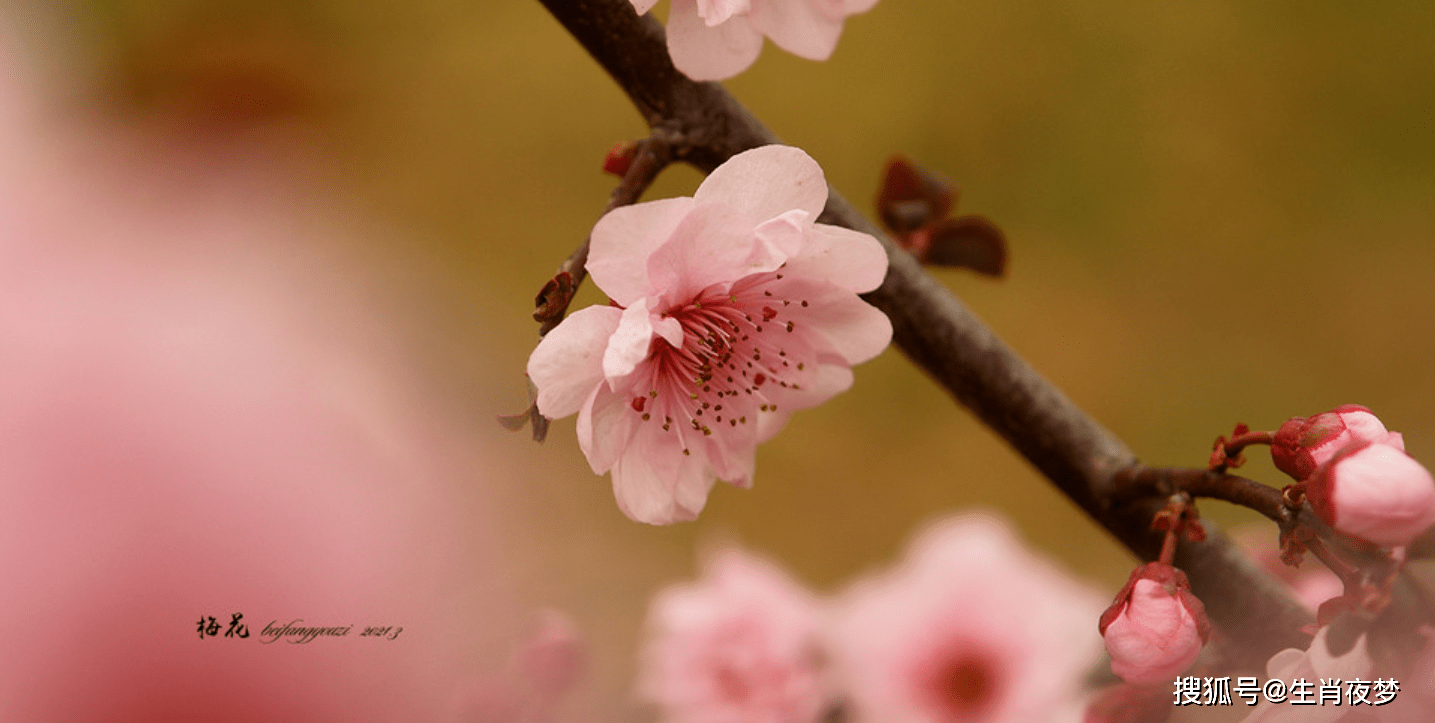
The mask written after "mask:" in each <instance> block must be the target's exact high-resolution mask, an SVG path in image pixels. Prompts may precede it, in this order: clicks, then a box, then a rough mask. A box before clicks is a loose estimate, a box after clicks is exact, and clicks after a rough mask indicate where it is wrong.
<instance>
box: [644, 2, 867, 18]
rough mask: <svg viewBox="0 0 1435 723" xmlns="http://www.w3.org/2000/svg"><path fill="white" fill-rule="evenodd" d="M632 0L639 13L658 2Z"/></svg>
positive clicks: (651, 7) (649, 8)
mask: <svg viewBox="0 0 1435 723" xmlns="http://www.w3.org/2000/svg"><path fill="white" fill-rule="evenodd" d="M849 1H850V0H849ZM872 1H873V2H876V0H872ZM632 2H633V9H634V10H637V11H638V14H639V15H642V14H643V13H646V12H648V11H649V10H652V9H653V6H654V5H657V4H658V0H632Z"/></svg>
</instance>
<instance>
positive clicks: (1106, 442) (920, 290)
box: [540, 0, 1312, 668]
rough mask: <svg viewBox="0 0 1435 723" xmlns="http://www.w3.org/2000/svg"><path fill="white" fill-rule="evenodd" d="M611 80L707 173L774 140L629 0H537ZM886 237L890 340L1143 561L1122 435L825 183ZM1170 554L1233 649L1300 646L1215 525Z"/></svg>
mask: <svg viewBox="0 0 1435 723" xmlns="http://www.w3.org/2000/svg"><path fill="white" fill-rule="evenodd" d="M540 1H541V2H542V3H543V4H544V6H545V7H547V8H548V10H549V11H550V12H551V13H552V14H553V15H554V17H556V18H557V19H558V21H559V22H560V23H562V24H563V26H564V27H565V28H567V30H568V31H569V32H570V33H572V35H573V36H574V37H575V38H576V39H577V40H578V41H579V42H580V43H582V45H583V47H584V48H586V49H587V50H588V52H589V53H590V54H591V55H592V56H593V57H594V58H595V59H596V60H597V61H598V62H599V63H600V64H601V65H602V66H603V68H604V69H605V70H607V71H608V73H609V75H611V76H612V77H613V79H614V80H615V81H617V83H618V85H619V87H621V88H622V89H623V91H624V92H625V93H627V94H628V97H629V98H630V99H631V100H632V101H633V103H634V105H636V106H637V108H638V110H639V112H640V113H642V115H643V117H644V118H645V119H646V120H647V122H648V124H649V126H651V127H652V128H653V129H654V130H659V129H661V130H662V131H664V132H665V133H667V134H669V135H668V137H669V138H672V139H673V140H674V146H673V158H674V159H676V160H683V161H686V162H688V163H690V164H692V165H694V166H696V167H697V168H699V169H701V170H703V171H712V170H713V169H714V168H716V167H717V166H718V165H719V164H721V163H722V162H723V161H725V160H727V159H728V158H729V157H731V156H733V155H735V154H737V153H740V152H742V151H745V150H748V149H750V148H755V147H758V146H762V145H767V144H771V143H778V142H780V141H779V140H778V138H777V136H776V135H774V134H773V133H772V132H771V131H769V130H768V129H767V128H765V127H764V126H763V125H762V124H761V123H760V122H758V120H757V119H756V118H754V117H753V116H752V115H751V114H750V113H748V112H747V110H746V109H744V108H743V107H742V106H741V105H740V104H738V102H737V101H736V100H734V99H733V98H732V96H730V95H728V93H727V92H726V91H725V90H723V88H722V87H721V86H719V85H717V84H715V83H697V82H694V81H691V80H689V79H688V78H686V77H685V76H683V75H682V74H681V73H679V72H678V71H677V70H676V69H675V68H673V65H672V62H671V60H669V58H668V52H667V46H666V42H665V41H664V37H663V30H662V27H661V26H659V25H658V23H657V21H656V20H654V19H653V18H652V17H650V16H644V17H639V16H638V15H637V14H636V13H634V12H633V8H632V5H631V4H630V3H629V2H628V0H540ZM820 220H821V221H823V222H824V223H832V224H837V225H840V226H845V227H847V228H851V229H855V230H858V231H862V232H865V233H869V234H872V235H873V236H875V237H877V238H878V239H879V240H881V241H882V244H883V246H884V247H885V248H886V250H887V255H888V258H889V260H890V265H889V268H888V272H887V278H886V280H885V281H884V282H883V284H882V286H881V287H880V288H878V289H877V290H875V291H873V292H871V293H870V294H867V295H865V298H866V299H867V300H868V301H869V302H871V303H872V304H873V305H874V306H876V307H877V308H879V309H881V310H882V311H883V312H885V313H886V314H887V316H888V317H889V318H891V320H892V327H893V342H894V343H895V344H896V345H897V346H898V347H899V348H901V350H902V351H903V352H904V353H905V354H906V355H907V356H908V357H909V358H910V359H911V360H912V361H913V362H914V363H916V364H917V365H918V366H920V367H921V368H922V369H923V370H925V371H926V372H927V373H928V374H929V375H930V376H931V377H932V379H933V380H934V381H936V382H937V383H938V384H940V385H941V386H942V387H943V388H945V389H946V390H947V391H948V392H949V393H951V394H952V396H954V397H955V398H956V399H957V401H959V402H960V403H961V404H963V405H964V406H966V407H967V408H968V409H970V410H972V412H973V413H975V414H976V415H977V416H978V417H979V418H981V419H982V421H983V422H985V423H986V424H987V425H988V426H989V427H991V428H992V429H993V430H994V431H996V432H997V433H998V434H1000V435H1001V436H1002V437H1003V438H1004V439H1006V440H1007V442H1008V443H1010V444H1011V445H1012V446H1013V447H1014V448H1016V450H1017V451H1018V452H1019V453H1020V454H1021V455H1022V456H1023V457H1025V458H1026V459H1027V460H1028V461H1030V462H1031V463H1032V465H1034V466H1035V467H1036V468H1037V469H1038V470H1040V471H1041V473H1042V474H1043V475H1045V476H1046V477H1047V478H1048V479H1050V480H1051V481H1052V483H1053V484H1055V485H1056V486H1057V487H1058V488H1059V489H1060V490H1061V491H1062V492H1064V493H1065V494H1066V495H1067V496H1068V497H1070V498H1071V499H1072V501H1074V502H1075V503H1076V504H1077V505H1079V506H1080V507H1081V508H1082V509H1083V510H1085V511H1086V512H1087V514H1089V515H1090V516H1091V517H1092V518H1093V519H1095V520H1096V521H1097V522H1098V523H1099V524H1101V525H1102V526H1103V527H1105V528H1106V529H1107V530H1109V531H1110V532H1111V533H1112V534H1113V535H1114V536H1115V537H1116V538H1117V539H1119V540H1120V541H1121V542H1122V543H1123V544H1125V545H1126V546H1127V547H1128V548H1130V549H1131V550H1132V551H1133V552H1135V553H1136V554H1137V555H1138V556H1140V557H1141V558H1142V559H1145V560H1153V559H1155V558H1156V557H1157V555H1158V554H1159V553H1160V549H1161V543H1162V535H1161V534H1159V533H1155V532H1153V531H1151V529H1150V525H1151V520H1152V517H1153V516H1154V515H1155V514H1156V512H1157V511H1159V510H1160V509H1161V508H1162V506H1163V505H1164V504H1165V502H1166V498H1165V497H1162V496H1153V497H1144V498H1139V499H1134V500H1126V501H1125V502H1123V503H1122V504H1120V505H1116V504H1113V501H1112V495H1113V492H1114V491H1115V487H1116V485H1115V476H1116V475H1117V473H1119V472H1121V471H1123V470H1127V469H1131V468H1135V467H1136V466H1137V464H1138V463H1137V460H1136V456H1135V455H1134V454H1133V453H1132V452H1131V450H1130V449H1128V448H1127V447H1126V445H1125V444H1124V443H1123V442H1121V440H1119V439H1117V438H1116V437H1115V436H1114V435H1112V434H1111V433H1110V432H1109V431H1107V430H1106V429H1105V428H1104V427H1102V426H1101V425H1100V424H1099V423H1097V422H1096V421H1095V420H1094V419H1092V418H1091V417H1090V416H1088V415H1087V414H1086V413H1085V412H1083V411H1082V410H1081V409H1079V408H1078V407H1077V406H1076V405H1075V404H1073V403H1072V402H1071V400H1069V399H1067V397H1066V396H1065V395H1064V394H1062V393H1061V392H1060V391H1059V390H1058V389H1056V388H1055V387H1054V386H1052V385H1051V384H1050V383H1049V382H1047V381H1046V380H1045V379H1043V378H1042V377H1041V376H1040V375H1039V374H1037V373H1036V371H1035V370H1033V369H1032V368H1031V366H1030V365H1028V364H1027V363H1026V361H1024V360H1023V359H1022V358H1021V357H1019V356H1017V354H1016V353H1015V352H1014V351H1012V349H1011V348H1010V347H1008V346H1007V345H1006V344H1005V343H1003V342H1002V341H1001V339H999V338H997V336H996V335H995V334H993V333H992V331H991V330H990V329H988V328H987V327H986V325H984V324H983V323H982V322H981V321H980V320H978V319H977V318H976V316H975V315H973V314H972V313H971V312H970V311H969V310H968V309H967V307H966V306H965V305H963V304H962V303H961V302H960V301H958V300H957V299H956V297H954V296H953V295H952V294H951V292H949V291H948V290H947V289H946V288H945V287H944V286H942V285H941V284H940V283H939V282H938V281H937V280H936V279H934V278H933V277H932V276H931V275H929V274H927V273H926V272H925V271H923V270H922V268H921V266H920V265H919V264H918V263H917V261H916V260H915V259H914V258H913V257H912V256H911V255H910V254H908V253H906V252H904V251H902V250H900V249H898V248H897V247H896V246H895V245H894V244H893V243H892V241H891V240H890V239H888V238H887V237H886V236H885V235H884V234H882V233H881V231H880V230H878V229H877V227H876V226H874V225H873V224H872V223H871V222H870V221H868V220H867V219H866V218H865V217H863V216H862V215H861V214H860V213H858V212H857V210H856V209H854V208H853V207H852V206H851V205H850V204H848V203H847V202H846V200H844V199H843V198H842V196H841V195H840V194H839V193H837V192H836V191H835V190H833V191H832V192H831V194H830V196H829V198H828V201H827V208H826V210H825V211H824V212H823V214H822V216H821V219H820ZM1176 562H1177V564H1178V565H1179V566H1181V567H1182V568H1183V569H1184V570H1185V571H1186V573H1187V574H1188V575H1189V576H1190V579H1191V583H1192V587H1193V591H1194V592H1195V594H1196V595H1198V596H1200V597H1201V599H1202V600H1203V601H1206V606H1207V611H1208V613H1209V614H1210V615H1211V617H1212V619H1213V620H1215V621H1216V623H1217V624H1218V625H1219V626H1220V627H1221V628H1222V629H1223V631H1224V632H1225V634H1226V637H1227V639H1228V640H1232V641H1235V642H1236V643H1237V644H1238V645H1239V646H1240V649H1239V650H1232V651H1230V652H1231V653H1232V654H1233V655H1234V659H1235V660H1236V661H1237V662H1238V663H1239V664H1241V665H1245V666H1249V667H1253V668H1254V667H1260V666H1261V665H1263V664H1264V662H1265V660H1266V658H1268V657H1270V655H1272V654H1273V653H1275V652H1277V651H1279V650H1281V649H1283V648H1288V647H1301V648H1304V647H1305V646H1306V644H1307V643H1308V642H1309V636H1307V635H1305V634H1304V633H1302V632H1301V631H1300V628H1301V626H1303V625H1305V624H1307V623H1309V622H1311V621H1312V617H1311V615H1310V614H1309V613H1308V612H1306V611H1305V610H1304V609H1303V608H1301V607H1300V606H1299V605H1297V604H1296V603H1295V602H1294V601H1292V600H1291V598H1290V596H1289V595H1288V594H1287V593H1286V592H1284V590H1283V588H1281V587H1280V586H1279V584H1278V583H1276V582H1275V581H1274V580H1273V579H1271V578H1270V577H1269V576H1268V575H1266V574H1265V573H1264V572H1262V571H1260V570H1259V569H1257V568H1256V567H1255V566H1254V564H1253V563H1251V562H1250V561H1249V560H1248V559H1247V558H1246V557H1245V556H1244V555H1243V554H1242V553H1241V552H1239V551H1238V550H1237V549H1236V548H1235V547H1234V546H1233V545H1232V544H1231V543H1230V541H1229V540H1228V539H1227V538H1226V537H1225V536H1223V535H1221V534H1219V533H1217V532H1215V531H1214V530H1213V531H1212V534H1211V535H1210V536H1209V537H1208V538H1207V539H1206V540H1205V541H1204V542H1199V543H1189V544H1183V545H1181V549H1180V552H1179V554H1178V555H1177V560H1176Z"/></svg>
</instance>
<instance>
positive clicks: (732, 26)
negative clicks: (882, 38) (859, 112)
mask: <svg viewBox="0 0 1435 723" xmlns="http://www.w3.org/2000/svg"><path fill="white" fill-rule="evenodd" d="M632 2H633V8H634V9H635V10H637V11H638V13H639V14H641V13H645V12H648V10H649V9H650V8H652V7H653V6H654V5H657V4H658V1H657V0H632ZM876 4H877V0H673V4H672V8H671V9H670V10H669V11H668V53H669V54H670V55H671V56H672V58H673V65H675V66H677V69H678V70H681V71H682V72H683V74H684V75H686V76H688V77H689V78H692V79H693V80H723V79H726V78H731V77H732V76H734V75H737V74H738V73H741V72H742V71H744V70H747V68H748V66H750V65H752V64H753V62H754V61H756V60H757V56H758V54H759V53H761V52H762V38H763V36H767V37H769V38H771V39H772V42H774V43H776V44H777V46H778V47H779V48H782V49H783V50H786V51H787V52H789V53H792V54H793V55H796V56H798V57H801V58H807V59H808V60H826V59H827V58H828V57H830V56H831V55H832V51H833V50H834V49H836V47H837V38H838V37H839V36H841V35H842V23H843V21H844V20H845V19H846V17H847V16H848V15H856V14H858V13H865V12H867V11H868V10H871V9H872V6H874V5H876Z"/></svg>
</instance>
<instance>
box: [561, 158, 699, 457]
mask: <svg viewBox="0 0 1435 723" xmlns="http://www.w3.org/2000/svg"><path fill="white" fill-rule="evenodd" d="M672 162H673V156H672V143H671V142H670V141H669V140H668V139H667V138H666V137H665V134H663V133H662V132H660V131H657V130H654V131H653V133H652V134H651V135H649V136H648V137H647V138H645V139H643V140H641V141H639V142H638V145H637V148H635V149H634V151H633V160H632V163H631V164H630V165H629V166H628V170H627V171H626V172H624V173H623V180H622V181H620V182H619V183H618V185H617V187H615V188H614V189H613V193H612V194H611V195H609V197H608V206H607V207H606V208H604V209H603V213H607V212H609V211H612V210H613V209H615V208H618V207H619V206H629V205H632V204H634V203H637V202H638V198H640V197H641V196H642V195H643V191H646V190H648V186H651V185H653V180H654V179H656V178H657V177H658V174H659V173H662V172H663V169H664V168H667V167H668V166H669V165H670V164H672ZM591 241H592V237H589V238H585V239H583V243H582V244H580V245H579V246H578V248H576V249H574V250H573V253H572V254H569V256H568V258H566V259H564V260H563V263H562V264H560V265H559V266H558V273H557V274H555V275H554V277H553V280H552V281H549V282H548V285H547V286H544V287H543V290H542V291H540V292H538V297H537V298H536V299H534V300H533V303H534V306H535V307H537V310H536V311H534V312H533V319H534V320H535V321H537V322H539V323H540V324H541V325H540V326H539V327H538V335H539V336H547V335H548V332H550V331H553V328H554V327H556V326H558V325H559V324H560V323H562V321H563V317H564V315H566V314H567V313H568V305H569V304H571V303H572V302H573V296H574V295H575V294H577V293H578V287H579V286H582V285H583V280H584V279H586V278H588V244H589V243H590V242H591ZM535 414H536V412H535ZM537 428H538V427H537V426H536V424H535V426H534V429H535V430H537ZM539 441H542V440H541V439H540V440H539Z"/></svg>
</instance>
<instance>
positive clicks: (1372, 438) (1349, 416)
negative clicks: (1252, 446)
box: [1271, 404, 1405, 480]
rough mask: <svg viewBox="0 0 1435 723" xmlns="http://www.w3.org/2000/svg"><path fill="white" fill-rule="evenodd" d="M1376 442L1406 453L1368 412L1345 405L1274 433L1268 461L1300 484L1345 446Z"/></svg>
mask: <svg viewBox="0 0 1435 723" xmlns="http://www.w3.org/2000/svg"><path fill="white" fill-rule="evenodd" d="M1377 441H1384V442H1385V443H1386V444H1389V445H1393V446H1395V447H1396V448H1398V449H1405V443H1404V441H1403V440H1402V439H1401V437H1400V435H1399V434H1393V433H1391V432H1388V431H1387V430H1386V429H1385V425H1384V424H1382V423H1381V421H1380V418H1379V417H1376V416H1375V415H1374V414H1372V413H1371V412H1370V410H1369V409H1366V408H1365V407H1362V406H1360V405H1358V404H1346V405H1342V406H1339V407H1336V408H1335V409H1333V410H1331V411H1329V412H1323V413H1321V414H1316V415H1313V416H1310V417H1291V418H1290V419H1289V420H1287V421H1286V423H1285V424H1282V425H1281V428H1280V429H1278V430H1276V436H1275V440H1274V441H1273V442H1272V443H1271V459H1273V460H1274V461H1275V464H1276V468H1277V469H1279V470H1280V471H1282V472H1285V473H1286V474H1288V475H1290V476H1291V477H1294V478H1295V479H1297V480H1303V479H1306V478H1308V477H1310V476H1311V474H1312V473H1313V472H1315V470H1316V468H1317V467H1320V466H1321V465H1323V464H1325V463H1326V462H1328V461H1330V458H1331V457H1334V456H1335V453H1336V452H1339V451H1340V450H1341V449H1343V448H1344V447H1345V446H1346V445H1348V444H1352V443H1355V442H1377Z"/></svg>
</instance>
